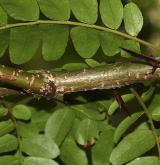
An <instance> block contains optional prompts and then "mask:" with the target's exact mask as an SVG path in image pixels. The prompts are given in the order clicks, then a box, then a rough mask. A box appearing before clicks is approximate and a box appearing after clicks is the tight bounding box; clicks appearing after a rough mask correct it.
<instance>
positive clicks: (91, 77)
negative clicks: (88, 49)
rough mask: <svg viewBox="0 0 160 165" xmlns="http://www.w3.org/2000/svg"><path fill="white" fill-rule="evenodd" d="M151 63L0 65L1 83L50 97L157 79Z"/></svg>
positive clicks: (156, 73)
mask: <svg viewBox="0 0 160 165" xmlns="http://www.w3.org/2000/svg"><path fill="white" fill-rule="evenodd" d="M151 72H152V66H149V65H145V64H137V63H116V64H110V65H106V66H103V67H97V68H94V69H93V68H92V69H84V70H80V71H72V72H67V71H62V72H50V71H35V72H34V73H30V72H27V71H23V70H19V69H14V68H9V67H7V66H3V65H0V82H1V83H5V84H10V85H12V86H15V87H18V88H20V89H22V90H23V91H26V92H27V93H33V94H37V95H38V96H42V97H46V98H53V97H54V96H59V95H64V94H65V93H72V92H78V91H87V90H95V89H114V88H120V87H122V86H126V85H130V84H134V83H139V82H144V81H145V80H157V79H160V69H159V68H158V69H157V70H156V72H155V73H154V74H151Z"/></svg>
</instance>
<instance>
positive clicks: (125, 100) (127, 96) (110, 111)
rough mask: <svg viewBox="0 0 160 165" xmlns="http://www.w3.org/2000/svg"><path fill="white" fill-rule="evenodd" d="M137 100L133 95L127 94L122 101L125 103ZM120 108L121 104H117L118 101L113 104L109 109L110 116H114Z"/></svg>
mask: <svg viewBox="0 0 160 165" xmlns="http://www.w3.org/2000/svg"><path fill="white" fill-rule="evenodd" d="M134 98H135V96H134V95H133V94H125V95H123V96H122V99H123V100H124V102H125V103H127V102H129V101H131V100H133V99H134ZM118 107H119V104H118V103H117V101H116V100H115V101H113V102H112V104H111V105H110V107H109V109H108V114H109V115H112V114H113V113H114V112H115V111H116V110H117V109H118Z"/></svg>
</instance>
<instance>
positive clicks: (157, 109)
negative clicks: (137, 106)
mask: <svg viewBox="0 0 160 165" xmlns="http://www.w3.org/2000/svg"><path fill="white" fill-rule="evenodd" d="M159 100H160V94H155V95H154V97H153V99H152V101H151V103H150V105H149V107H148V110H149V111H150V112H151V115H152V119H153V120H155V121H160V105H159Z"/></svg>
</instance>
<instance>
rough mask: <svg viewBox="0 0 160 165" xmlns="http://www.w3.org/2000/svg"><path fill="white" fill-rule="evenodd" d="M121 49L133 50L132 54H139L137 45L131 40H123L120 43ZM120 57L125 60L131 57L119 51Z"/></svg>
mask: <svg viewBox="0 0 160 165" xmlns="http://www.w3.org/2000/svg"><path fill="white" fill-rule="evenodd" d="M122 47H123V48H127V49H129V50H133V51H134V52H137V53H141V50H140V45H139V43H138V42H135V41H133V40H124V41H123V43H122ZM121 56H122V57H126V58H130V57H132V56H131V55H130V54H129V53H127V52H126V51H124V50H121Z"/></svg>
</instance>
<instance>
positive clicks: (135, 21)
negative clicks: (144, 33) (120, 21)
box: [124, 2, 143, 36]
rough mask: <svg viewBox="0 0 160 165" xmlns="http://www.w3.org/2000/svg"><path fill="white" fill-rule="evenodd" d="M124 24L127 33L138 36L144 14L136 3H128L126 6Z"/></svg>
mask: <svg viewBox="0 0 160 165" xmlns="http://www.w3.org/2000/svg"><path fill="white" fill-rule="evenodd" d="M124 25H125V29H126V31H127V33H129V34H130V35H132V36H137V35H138V33H139V32H140V31H141V29H142V26H143V16H142V13H141V11H140V9H139V8H138V6H137V5H136V4H135V3H132V2H131V3H128V4H127V5H126V6H125V7H124Z"/></svg>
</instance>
